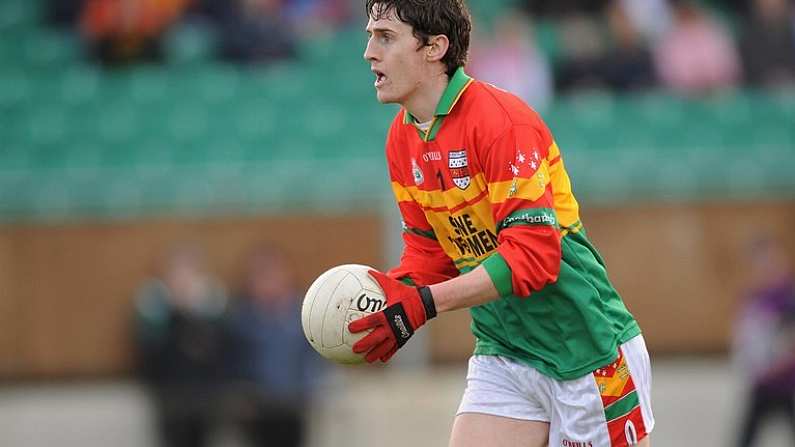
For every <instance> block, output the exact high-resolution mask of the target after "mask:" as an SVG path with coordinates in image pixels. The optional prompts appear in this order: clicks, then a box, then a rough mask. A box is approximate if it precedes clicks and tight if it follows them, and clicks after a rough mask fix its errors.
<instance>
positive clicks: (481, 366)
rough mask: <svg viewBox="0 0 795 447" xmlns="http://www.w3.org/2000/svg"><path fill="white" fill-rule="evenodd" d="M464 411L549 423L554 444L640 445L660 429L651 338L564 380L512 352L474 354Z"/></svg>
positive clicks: (571, 446) (586, 446)
mask: <svg viewBox="0 0 795 447" xmlns="http://www.w3.org/2000/svg"><path fill="white" fill-rule="evenodd" d="M461 413H484V414H490V415H495V416H502V417H507V418H513V419H522V420H528V421H542V422H549V445H550V447H559V446H562V447H619V446H628V445H634V444H636V443H637V442H638V441H640V440H641V439H643V438H644V437H646V435H647V434H648V433H651V431H652V428H654V415H653V414H652V411H651V365H650V362H649V354H648V351H647V350H646V343H645V341H644V340H643V337H642V336H641V335H638V336H637V337H633V338H632V339H631V340H629V341H628V342H626V343H624V344H623V345H621V347H620V348H619V358H618V359H617V360H616V361H615V362H614V363H612V364H610V365H606V366H604V367H602V368H599V369H597V370H596V371H594V372H593V373H592V374H587V375H585V376H583V377H580V378H578V379H574V380H563V381H561V380H555V379H553V378H550V377H547V376H544V375H542V374H541V373H539V372H538V371H537V370H536V369H535V368H533V367H531V366H529V365H526V364H524V363H519V362H517V361H515V360H512V359H509V358H506V357H501V356H491V355H476V356H472V357H471V358H470V360H469V371H468V373H467V387H466V390H465V391H464V397H463V398H462V399H461V405H460V406H459V408H458V413H457V414H461Z"/></svg>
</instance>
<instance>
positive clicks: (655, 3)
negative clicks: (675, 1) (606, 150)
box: [614, 0, 671, 42]
mask: <svg viewBox="0 0 795 447" xmlns="http://www.w3.org/2000/svg"><path fill="white" fill-rule="evenodd" d="M614 3H615V2H614ZM619 3H620V8H621V9H622V10H623V13H624V14H626V17H627V19H628V20H629V22H630V23H632V27H633V28H634V29H636V30H637V31H638V32H639V33H640V34H641V35H642V36H643V38H644V39H645V40H646V41H647V42H655V41H656V40H657V39H658V38H659V37H660V36H662V35H664V34H665V32H666V31H667V30H668V27H669V26H671V7H670V5H669V4H668V0H619Z"/></svg>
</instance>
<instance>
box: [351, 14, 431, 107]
mask: <svg viewBox="0 0 795 447" xmlns="http://www.w3.org/2000/svg"><path fill="white" fill-rule="evenodd" d="M367 34H369V35H370V37H369V39H368V40H367V49H366V50H365V51H364V58H365V59H366V60H367V62H369V63H370V69H371V70H372V71H373V73H374V74H375V90H376V96H377V97H378V101H380V102H382V103H398V104H406V103H407V102H408V101H409V99H410V98H411V97H412V96H413V95H415V94H417V92H418V91H419V90H420V87H421V86H422V83H423V72H424V69H425V66H426V64H427V62H426V61H425V59H424V57H423V55H424V52H422V51H420V50H421V49H422V46H421V44H420V41H419V40H418V39H417V38H416V37H414V35H413V34H412V28H411V25H408V24H406V23H404V22H401V21H400V20H399V19H398V18H397V16H396V15H395V13H394V11H391V12H390V13H389V15H388V16H387V17H384V18H381V19H380V20H373V19H372V17H371V18H370V20H369V21H368V22H367Z"/></svg>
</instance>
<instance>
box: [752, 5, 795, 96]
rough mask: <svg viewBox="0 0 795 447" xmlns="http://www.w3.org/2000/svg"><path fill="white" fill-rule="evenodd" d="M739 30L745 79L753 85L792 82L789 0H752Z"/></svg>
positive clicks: (794, 24) (794, 15)
mask: <svg viewBox="0 0 795 447" xmlns="http://www.w3.org/2000/svg"><path fill="white" fill-rule="evenodd" d="M753 8H754V10H753V14H752V16H751V18H750V20H748V22H747V23H746V24H745V27H744V30H743V32H742V39H741V50H742V55H743V63H744V66H745V73H746V77H747V80H748V81H749V82H750V83H751V84H753V85H757V86H778V85H792V84H794V83H795V12H793V11H795V8H793V6H792V2H791V1H790V0H755V1H754V2H753Z"/></svg>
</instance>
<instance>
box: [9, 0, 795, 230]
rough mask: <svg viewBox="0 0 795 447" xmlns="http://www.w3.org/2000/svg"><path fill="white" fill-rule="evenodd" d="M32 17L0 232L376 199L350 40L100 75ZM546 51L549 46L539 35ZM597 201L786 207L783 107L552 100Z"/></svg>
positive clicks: (728, 98) (381, 127) (354, 42)
mask: <svg viewBox="0 0 795 447" xmlns="http://www.w3.org/2000/svg"><path fill="white" fill-rule="evenodd" d="M40 6H41V3H40V2H34V1H25V0H8V1H4V2H0V32H2V33H3V35H4V38H3V39H1V40H0V60H1V61H2V62H3V63H2V64H1V65H0V116H2V119H1V120H0V219H3V220H4V221H17V220H40V219H43V220H48V219H53V218H55V219H63V218H72V217H81V216H93V217H119V216H129V215H147V214H152V213H188V214H208V213H213V212H217V211H219V210H220V211H224V212H229V211H232V212H240V213H250V212H258V211H268V210H279V211H282V210H290V209H295V210H300V209H303V208H305V207H312V208H313V209H318V210H329V211H339V210H345V209H356V208H357V207H365V206H369V205H372V204H375V203H377V202H380V201H381V198H382V197H383V196H384V195H385V194H388V185H387V184H386V183H385V182H384V181H383V178H384V170H385V168H384V163H383V156H382V151H383V147H382V146H383V144H382V143H383V139H384V136H385V132H386V128H387V125H388V123H389V120H390V118H391V116H392V115H393V114H394V112H395V110H396V109H394V108H391V107H382V106H380V105H379V104H377V102H376V101H375V98H374V94H373V92H372V86H371V85H372V84H371V83H372V79H371V75H370V72H369V70H368V69H367V67H366V65H365V64H364V63H363V62H362V60H361V58H360V54H361V51H362V46H363V44H364V38H363V35H362V32H361V31H360V30H343V31H341V32H339V33H337V34H336V35H335V36H334V37H333V38H332V39H318V40H314V41H312V40H310V41H307V42H304V43H302V47H301V51H300V52H301V62H293V63H280V64H278V65H275V66H268V67H263V68H256V67H248V68H237V67H233V66H229V65H222V64H219V63H218V62H212V61H203V62H194V63H191V64H187V65H180V64H167V65H165V66H151V65H142V66H137V67H133V68H128V69H124V70H112V71H105V70H102V69H101V68H99V67H95V66H92V65H89V64H88V63H87V62H85V61H84V60H82V58H81V57H80V54H81V48H80V46H79V42H77V41H76V38H75V37H74V36H72V35H69V34H65V33H64V32H62V31H57V30H52V29H47V28H45V27H42V26H40V25H38V21H39V20H40V19H39V17H40V13H39V9H38V8H39V7H40ZM538 32H539V33H540V40H542V41H546V42H549V44H548V45H547V46H554V42H553V41H554V38H553V37H550V36H551V33H552V31H550V29H549V27H548V26H547V25H542V26H539V27H538ZM544 116H545V117H546V119H547V121H548V123H549V125H550V127H551V128H552V130H553V132H554V133H555V134H556V136H557V140H558V142H559V145H560V146H561V147H562V148H563V149H564V152H565V154H566V162H567V164H568V166H569V168H570V170H571V172H572V176H573V178H575V179H576V180H577V183H576V184H575V188H576V189H577V192H578V195H579V196H580V197H581V198H582V199H584V200H588V201H593V202H600V203H612V202H624V201H633V200H648V199H659V200H663V201H665V200H700V199H709V198H713V197H721V198H725V197H727V196H728V197H736V198H745V197H777V196H779V197H781V196H784V197H792V196H793V194H795V175H793V172H795V166H792V165H791V161H792V160H793V159H795V125H793V123H795V94H793V92H790V93H788V94H787V93H782V92H776V93H772V92H764V91H751V90H738V91H731V92H727V93H724V94H720V95H716V96H709V97H704V98H701V99H693V98H684V97H676V96H672V95H670V94H666V93H661V92H644V93H637V94H623V95H615V94H612V93H592V94H571V95H566V96H560V97H558V98H557V99H556V100H555V101H554V103H553V105H552V106H551V107H550V108H549V109H548V110H546V111H545V112H544Z"/></svg>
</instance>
